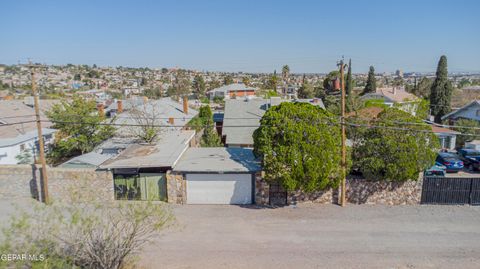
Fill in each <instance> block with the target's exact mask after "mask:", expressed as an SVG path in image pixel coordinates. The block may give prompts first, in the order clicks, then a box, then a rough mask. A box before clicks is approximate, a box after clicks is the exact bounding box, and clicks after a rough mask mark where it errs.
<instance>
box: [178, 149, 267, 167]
mask: <svg viewBox="0 0 480 269" xmlns="http://www.w3.org/2000/svg"><path fill="white" fill-rule="evenodd" d="M260 170H261V167H260V164H259V162H258V160H256V159H255V156H254V155H253V151H252V150H251V149H245V148H224V147H221V148H189V149H188V150H187V151H186V152H185V154H183V156H182V157H181V158H180V160H179V161H178V163H177V164H176V165H175V167H174V169H173V171H180V172H220V173H221V172H256V171H260Z"/></svg>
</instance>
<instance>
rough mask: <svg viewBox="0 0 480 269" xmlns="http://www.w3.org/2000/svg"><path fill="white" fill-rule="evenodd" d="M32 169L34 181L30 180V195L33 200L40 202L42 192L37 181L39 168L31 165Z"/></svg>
mask: <svg viewBox="0 0 480 269" xmlns="http://www.w3.org/2000/svg"><path fill="white" fill-rule="evenodd" d="M31 168H32V179H30V182H29V183H30V195H31V196H32V198H33V199H35V200H37V201H40V192H39V188H38V181H37V167H36V166H35V164H32V165H31Z"/></svg>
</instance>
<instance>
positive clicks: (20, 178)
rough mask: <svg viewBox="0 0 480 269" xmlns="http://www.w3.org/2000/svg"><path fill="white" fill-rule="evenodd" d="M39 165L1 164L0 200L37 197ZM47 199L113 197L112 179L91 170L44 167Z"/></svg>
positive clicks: (109, 175)
mask: <svg viewBox="0 0 480 269" xmlns="http://www.w3.org/2000/svg"><path fill="white" fill-rule="evenodd" d="M40 170H41V169H40V166H34V165H0V183H1V188H0V199H15V198H35V199H39V198H40V195H41V194H40V184H41V182H40V181H41V180H40V179H41V177H40ZM47 174H48V192H49V196H50V200H57V201H58V200H61V201H70V200H72V198H73V197H74V196H75V199H85V200H89V199H90V200H91V199H97V200H113V199H114V192H113V178H112V174H111V173H110V172H107V171H95V170H94V169H69V168H57V167H55V168H52V167H49V168H48V169H47Z"/></svg>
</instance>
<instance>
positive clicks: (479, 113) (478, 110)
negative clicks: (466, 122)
mask: <svg viewBox="0 0 480 269" xmlns="http://www.w3.org/2000/svg"><path fill="white" fill-rule="evenodd" d="M476 115H477V117H480V109H477V112H476Z"/></svg>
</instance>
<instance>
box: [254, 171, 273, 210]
mask: <svg viewBox="0 0 480 269" xmlns="http://www.w3.org/2000/svg"><path fill="white" fill-rule="evenodd" d="M269 192H270V186H269V185H268V183H267V182H265V180H263V172H257V173H255V204H257V205H268V204H269V197H268V196H269Z"/></svg>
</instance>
